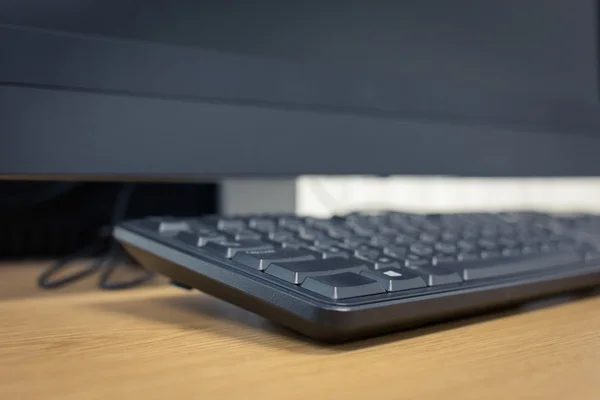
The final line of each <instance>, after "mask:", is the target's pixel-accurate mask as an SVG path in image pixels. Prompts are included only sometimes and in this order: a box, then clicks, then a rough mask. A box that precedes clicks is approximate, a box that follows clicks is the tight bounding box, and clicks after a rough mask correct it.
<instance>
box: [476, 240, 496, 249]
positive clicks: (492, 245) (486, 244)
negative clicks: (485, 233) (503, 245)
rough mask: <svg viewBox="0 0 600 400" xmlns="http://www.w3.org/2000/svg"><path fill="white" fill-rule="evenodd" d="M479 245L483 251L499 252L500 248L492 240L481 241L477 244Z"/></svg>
mask: <svg viewBox="0 0 600 400" xmlns="http://www.w3.org/2000/svg"><path fill="white" fill-rule="evenodd" d="M477 244H478V245H479V247H481V248H482V249H485V250H491V251H494V250H497V249H498V247H499V245H498V243H497V242H496V241H494V240H490V239H481V240H480V241H479V242H477Z"/></svg>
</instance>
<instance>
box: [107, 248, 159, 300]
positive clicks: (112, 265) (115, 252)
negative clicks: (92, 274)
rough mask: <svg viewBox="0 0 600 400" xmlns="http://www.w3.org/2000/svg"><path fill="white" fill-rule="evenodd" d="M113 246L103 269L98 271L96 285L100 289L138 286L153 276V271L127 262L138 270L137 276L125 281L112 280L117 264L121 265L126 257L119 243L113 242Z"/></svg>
mask: <svg viewBox="0 0 600 400" xmlns="http://www.w3.org/2000/svg"><path fill="white" fill-rule="evenodd" d="M113 245H114V248H112V249H111V250H110V252H109V254H111V256H110V257H109V259H107V260H106V264H105V265H104V270H103V271H102V272H101V273H100V280H99V281H98V286H99V287H100V289H104V290H119V289H129V288H132V287H135V286H139V285H141V284H144V283H146V282H148V281H150V280H151V279H152V278H154V273H153V272H151V271H148V270H147V269H143V268H140V267H139V266H137V267H134V266H132V265H131V264H129V266H130V267H132V268H136V269H138V270H140V272H141V274H140V276H138V277H137V278H134V279H130V280H127V281H112V282H111V276H112V275H113V273H114V272H115V271H116V270H117V268H118V267H119V266H122V265H123V261H124V260H126V259H127V254H126V253H125V250H123V248H122V247H121V245H120V244H118V243H116V242H113Z"/></svg>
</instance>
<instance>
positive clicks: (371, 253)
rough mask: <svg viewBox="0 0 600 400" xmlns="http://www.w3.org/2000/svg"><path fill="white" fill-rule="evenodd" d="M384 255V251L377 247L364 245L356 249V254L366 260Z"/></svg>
mask: <svg viewBox="0 0 600 400" xmlns="http://www.w3.org/2000/svg"><path fill="white" fill-rule="evenodd" d="M381 255H382V251H381V250H380V249H378V248H376V247H372V246H368V245H362V246H360V247H359V248H358V249H356V250H354V256H355V257H358V258H364V259H365V260H375V259H377V258H378V257H380V256H381Z"/></svg>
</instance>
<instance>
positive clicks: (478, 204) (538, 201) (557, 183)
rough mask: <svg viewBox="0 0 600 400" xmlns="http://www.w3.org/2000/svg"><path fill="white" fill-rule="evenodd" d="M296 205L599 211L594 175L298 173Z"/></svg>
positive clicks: (303, 209) (309, 211)
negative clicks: (511, 176)
mask: <svg viewBox="0 0 600 400" xmlns="http://www.w3.org/2000/svg"><path fill="white" fill-rule="evenodd" d="M297 209H298V212H299V213H301V214H306V215H322V216H327V215H331V214H333V213H336V212H337V213H341V212H344V211H349V210H353V209H357V210H360V209H369V210H372V209H398V210H408V211H462V210H503V209H527V210H542V211H545V210H548V211H587V212H598V213H600V178H569V179H566V178H565V179H555V178H553V179H529V178H527V179H472V178H446V177H391V178H374V177H361V176H354V177H327V176H323V177H315V176H311V177H301V178H299V179H298V186H297Z"/></svg>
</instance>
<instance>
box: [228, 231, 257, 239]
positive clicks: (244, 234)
mask: <svg viewBox="0 0 600 400" xmlns="http://www.w3.org/2000/svg"><path fill="white" fill-rule="evenodd" d="M232 236H233V238H234V240H259V239H260V238H261V235H260V233H258V232H254V231H251V230H249V229H241V230H238V231H235V232H234V233H233V234H232Z"/></svg>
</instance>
